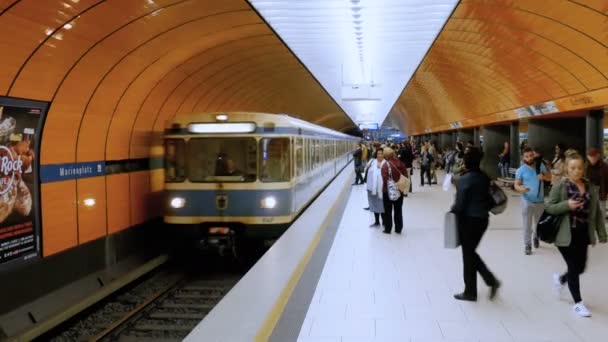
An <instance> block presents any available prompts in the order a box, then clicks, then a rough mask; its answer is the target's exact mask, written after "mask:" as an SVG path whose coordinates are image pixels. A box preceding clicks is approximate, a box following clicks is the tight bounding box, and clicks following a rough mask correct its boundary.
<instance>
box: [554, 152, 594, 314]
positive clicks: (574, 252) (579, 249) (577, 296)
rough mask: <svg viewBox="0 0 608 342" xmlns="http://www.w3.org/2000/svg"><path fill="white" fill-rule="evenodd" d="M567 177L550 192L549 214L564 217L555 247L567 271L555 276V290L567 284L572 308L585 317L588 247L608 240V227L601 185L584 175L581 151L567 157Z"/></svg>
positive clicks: (586, 310) (587, 311) (559, 289)
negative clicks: (582, 279) (584, 279)
mask: <svg viewBox="0 0 608 342" xmlns="http://www.w3.org/2000/svg"><path fill="white" fill-rule="evenodd" d="M566 170H567V175H566V178H564V179H562V180H561V181H560V182H559V183H558V184H556V185H555V186H554V187H553V188H552V189H551V193H550V195H549V202H548V205H547V208H546V211H547V213H549V214H551V215H556V216H561V222H560V225H559V229H558V232H557V236H556V238H555V242H554V244H555V246H557V248H558V250H559V252H560V253H561V254H562V257H563V258H564V260H565V262H566V265H567V267H568V268H567V271H566V272H565V273H564V274H562V275H559V274H557V273H555V274H554V275H553V289H554V292H555V295H556V296H559V295H560V294H561V291H562V289H563V287H564V285H565V284H568V288H569V289H570V293H571V294H572V299H574V303H575V304H574V307H573V310H574V312H575V313H577V314H578V315H580V316H582V317H590V316H591V313H590V312H589V310H588V309H587V307H586V306H585V304H584V303H583V299H582V298H581V291H580V280H579V278H580V275H581V274H583V272H584V271H585V267H586V265H587V249H588V246H589V245H593V246H595V244H596V243H597V242H598V240H599V242H600V243H606V227H605V222H604V218H603V217H602V215H601V210H600V202H599V192H598V188H597V187H596V186H595V185H593V184H591V183H590V182H589V181H588V180H587V179H585V178H583V176H584V174H585V163H584V161H583V157H582V156H581V155H579V154H578V153H569V154H567V157H566Z"/></svg>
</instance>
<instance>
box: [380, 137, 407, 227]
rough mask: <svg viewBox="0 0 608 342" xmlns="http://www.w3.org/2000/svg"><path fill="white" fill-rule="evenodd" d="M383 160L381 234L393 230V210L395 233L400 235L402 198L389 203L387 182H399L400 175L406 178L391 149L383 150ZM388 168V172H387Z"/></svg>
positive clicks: (399, 162) (405, 172)
mask: <svg viewBox="0 0 608 342" xmlns="http://www.w3.org/2000/svg"><path fill="white" fill-rule="evenodd" d="M384 159H385V160H386V163H384V165H382V169H381V170H382V201H383V202H384V217H383V218H382V220H383V221H384V230H383V233H385V234H390V233H391V230H392V229H393V210H394V212H395V221H394V223H395V233H397V234H401V231H402V230H403V210H402V208H403V196H399V198H398V199H396V200H394V201H391V199H390V198H389V197H388V187H387V185H388V180H389V177H390V178H392V179H393V180H394V181H395V182H397V181H398V180H399V177H400V175H404V176H405V177H408V174H407V169H406V168H405V165H403V163H402V162H401V161H400V160H399V159H397V158H396V157H395V152H394V151H393V149H392V148H389V147H387V148H385V149H384ZM389 166H390V172H389Z"/></svg>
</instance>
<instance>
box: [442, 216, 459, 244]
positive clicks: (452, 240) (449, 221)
mask: <svg viewBox="0 0 608 342" xmlns="http://www.w3.org/2000/svg"><path fill="white" fill-rule="evenodd" d="M443 222H444V224H443V246H444V247H445V248H458V246H460V239H459V238H458V218H457V217H456V214H454V213H452V212H447V213H446V214H445V218H444V221H443Z"/></svg>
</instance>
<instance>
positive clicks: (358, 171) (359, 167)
mask: <svg viewBox="0 0 608 342" xmlns="http://www.w3.org/2000/svg"><path fill="white" fill-rule="evenodd" d="M362 156H363V143H361V144H359V148H358V149H357V150H356V151H355V152H353V159H354V164H355V175H356V178H355V182H354V183H353V184H352V185H359V184H363V175H362V173H363V167H364V166H365V164H363V159H362Z"/></svg>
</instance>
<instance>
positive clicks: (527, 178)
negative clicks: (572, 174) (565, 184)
mask: <svg viewBox="0 0 608 342" xmlns="http://www.w3.org/2000/svg"><path fill="white" fill-rule="evenodd" d="M523 159H524V164H523V165H522V166H520V167H519V169H517V172H516V173H515V190H516V191H517V192H519V193H521V194H522V196H521V209H522V216H523V222H524V244H525V253H526V255H530V254H532V226H534V227H535V228H534V229H536V224H537V223H538V220H539V219H540V216H541V215H542V213H543V210H544V209H545V194H544V189H543V180H551V173H550V172H549V171H548V170H547V168H546V167H545V165H544V164H543V163H541V164H540V172H539V173H538V172H537V171H536V167H535V162H536V156H535V154H534V150H532V149H531V148H529V147H526V148H525V149H524V150H523ZM538 244H539V243H538V236H537V235H536V233H535V234H534V247H535V248H538Z"/></svg>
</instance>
